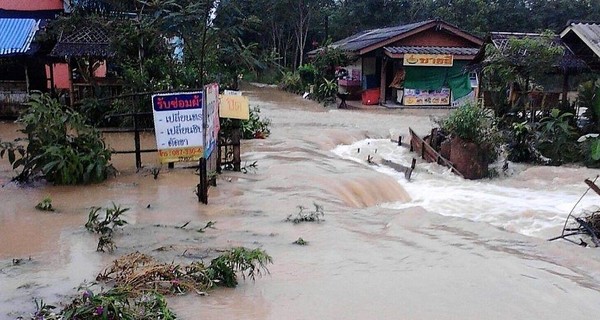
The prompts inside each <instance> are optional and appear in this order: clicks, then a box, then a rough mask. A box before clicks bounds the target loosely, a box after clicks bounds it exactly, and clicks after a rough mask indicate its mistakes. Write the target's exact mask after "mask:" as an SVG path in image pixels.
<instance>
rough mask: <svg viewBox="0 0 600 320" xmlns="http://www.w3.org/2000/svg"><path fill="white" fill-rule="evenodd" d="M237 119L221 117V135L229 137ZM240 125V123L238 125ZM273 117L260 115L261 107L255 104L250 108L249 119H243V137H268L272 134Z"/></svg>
mask: <svg viewBox="0 0 600 320" xmlns="http://www.w3.org/2000/svg"><path fill="white" fill-rule="evenodd" d="M235 121H237V120H232V119H226V118H222V119H221V133H220V135H222V136H224V137H228V136H230V135H231V132H232V130H234V129H235V126H236V123H235ZM238 126H239V125H238ZM270 126H271V119H269V118H261V117H260V107H259V106H254V107H252V108H250V117H249V119H248V120H242V121H241V131H242V137H241V138H242V139H261V138H266V137H268V136H269V135H270V134H271V129H270Z"/></svg>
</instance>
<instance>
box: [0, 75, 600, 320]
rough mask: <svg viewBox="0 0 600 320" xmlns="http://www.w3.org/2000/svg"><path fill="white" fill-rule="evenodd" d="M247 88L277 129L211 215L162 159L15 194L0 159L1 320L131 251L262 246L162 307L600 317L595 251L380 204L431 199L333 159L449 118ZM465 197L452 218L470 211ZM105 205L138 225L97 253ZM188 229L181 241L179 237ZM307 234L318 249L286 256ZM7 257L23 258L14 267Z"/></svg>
mask: <svg viewBox="0 0 600 320" xmlns="http://www.w3.org/2000/svg"><path fill="white" fill-rule="evenodd" d="M245 89H246V90H245V91H246V92H245V93H246V94H247V95H248V96H250V99H251V104H252V105H259V106H260V107H261V111H262V113H261V114H262V115H263V116H266V117H269V118H271V120H272V122H273V124H272V133H271V136H270V137H269V138H268V139H265V140H252V141H244V142H243V156H242V159H243V162H244V163H252V162H254V161H256V163H257V165H258V167H257V169H256V170H254V171H252V170H251V171H250V172H249V173H247V174H242V173H231V172H226V173H224V174H223V175H221V176H220V177H219V178H218V186H217V187H216V188H211V190H210V199H209V201H210V204H209V205H207V206H205V205H202V204H199V203H198V202H197V199H196V196H195V195H194V193H193V190H194V186H195V185H196V184H197V180H198V179H197V176H196V175H194V172H193V170H192V169H186V168H180V167H177V168H175V169H171V170H169V169H167V168H166V167H162V170H161V172H160V174H159V176H158V179H156V180H155V179H153V177H152V175H151V174H150V169H151V168H152V167H155V166H158V164H157V163H156V158H155V156H153V155H143V157H142V160H143V163H144V166H145V168H144V169H142V170H140V171H139V172H136V170H135V169H134V167H133V163H134V160H133V158H132V157H130V156H122V155H115V156H114V163H115V165H116V167H117V168H118V169H119V171H120V173H119V175H118V176H117V177H116V178H111V179H109V180H108V181H106V182H104V183H101V184H97V185H91V186H76V187H57V186H51V185H45V184H42V183H38V184H36V185H35V186H25V187H23V186H16V185H14V184H13V183H11V182H10V178H11V177H12V176H13V175H14V172H13V171H12V170H11V168H10V166H8V164H7V161H6V160H1V161H0V184H2V188H0V311H1V312H0V319H5V318H6V319H14V318H16V317H17V316H18V315H20V314H27V313H29V312H31V311H32V310H33V309H34V304H33V299H34V298H38V299H39V298H43V299H44V301H46V302H48V303H51V304H56V303H58V302H59V301H61V300H62V301H64V300H65V299H67V298H68V296H69V295H70V294H72V293H74V292H76V291H75V289H74V288H76V287H77V286H78V285H79V284H80V283H82V282H83V281H91V280H93V279H94V277H95V275H96V274H97V273H98V272H99V271H100V270H101V269H102V268H103V267H105V266H107V265H108V264H109V263H110V261H111V260H113V259H115V258H116V257H118V256H120V255H122V254H126V253H129V252H132V251H141V252H144V253H149V254H151V255H153V256H155V257H158V258H159V259H163V260H164V261H171V260H173V259H175V260H177V261H187V262H189V261H191V260H192V259H199V258H205V259H208V258H209V257H211V255H214V249H224V248H229V247H232V246H246V247H249V248H255V247H261V248H263V249H264V250H266V251H267V252H268V253H269V254H270V255H272V256H273V259H274V264H273V265H270V266H269V270H270V275H267V276H265V277H262V278H259V279H257V280H256V281H255V282H252V281H242V282H240V285H239V286H238V287H237V288H235V289H216V290H214V291H212V292H211V293H210V294H209V295H208V296H205V297H200V296H196V295H193V294H190V295H187V296H183V297H172V298H169V304H170V306H171V307H172V308H173V309H174V310H175V311H176V313H177V314H178V315H179V316H180V317H181V318H182V319H190V320H191V319H590V318H593V317H594V316H597V315H598V314H600V303H598V301H600V251H599V250H597V249H589V248H588V249H586V248H580V247H577V246H574V245H571V244H568V243H564V242H552V243H549V242H546V241H544V240H543V239H541V238H534V237H527V236H524V235H521V234H519V233H516V232H511V231H507V229H505V228H499V227H497V226H492V225H490V224H488V223H484V222H479V221H477V219H471V220H468V219H464V218H461V217H449V216H442V215H439V214H437V213H436V212H428V211H426V210H425V209H423V208H421V207H419V206H418V205H414V206H410V208H406V209H391V208H390V207H389V206H387V205H385V204H388V203H410V202H411V201H413V200H412V199H413V197H417V196H418V197H419V198H423V197H436V194H427V190H424V191H422V192H423V193H425V194H413V195H412V196H411V195H410V194H409V193H408V192H407V191H406V188H403V187H402V186H401V184H399V183H398V182H397V181H396V180H395V179H394V178H392V177H390V176H389V175H385V174H383V173H380V172H377V171H375V170H373V168H371V167H370V166H368V165H365V164H364V163H359V162H356V161H350V160H346V159H343V158H341V157H339V156H337V155H336V154H335V153H333V152H332V150H333V149H334V148H335V147H336V146H338V145H341V144H344V145H348V144H352V143H355V142H358V141H360V140H363V139H366V138H382V139H389V137H390V136H394V137H396V136H397V135H398V134H403V135H404V136H406V133H407V127H408V126H411V127H413V128H414V129H415V130H416V131H417V132H428V131H429V129H430V128H431V126H432V123H431V122H430V119H429V116H430V115H432V114H433V115H437V116H440V115H443V114H445V111H427V110H369V111H364V110H362V111H352V110H337V109H331V108H330V109H325V108H323V107H322V106H320V105H318V104H316V103H313V102H310V101H307V100H303V99H301V98H299V97H297V96H293V95H289V94H287V93H283V92H280V91H278V90H276V89H273V88H269V87H256V86H248V87H247V88H245ZM17 129H18V126H17V125H15V124H12V123H6V122H3V123H0V139H1V140H7V139H10V138H14V137H16V136H17V133H16V130H17ZM107 141H108V143H109V144H110V145H111V146H113V147H114V148H121V147H124V148H127V144H130V143H131V141H132V139H131V137H128V136H125V135H112V136H108V137H107ZM153 143H154V141H153V137H152V136H150V135H147V136H145V137H144V144H147V145H148V146H152V144H153ZM390 143H391V142H390ZM364 157H365V158H366V154H365V155H364ZM364 160H366V159H364ZM569 170H570V171H568V172H569V174H568V177H563V176H564V175H561V173H560V172H561V170H560V169H556V168H539V167H533V168H530V169H529V170H526V171H524V172H523V173H522V174H519V175H518V176H516V177H515V178H509V179H507V180H505V181H504V182H503V184H504V185H507V186H511V187H515V186H523V187H525V188H534V189H535V190H538V191H539V192H543V191H544V189H545V188H548V189H553V190H554V189H557V188H560V183H561V181H564V179H570V180H573V181H582V180H583V179H584V178H588V177H590V175H593V174H596V172H595V171H591V170H586V169H569ZM420 174H421V176H424V175H429V173H426V172H423V173H420ZM418 177H419V176H418V175H416V176H415V178H414V179H417V178H418ZM532 181H535V183H533V182H532ZM481 183H483V184H486V183H488V182H485V181H483V182H481ZM557 184H558V185H557ZM45 196H50V197H51V198H52V203H53V206H54V207H56V209H57V211H56V212H55V213H45V212H40V211H37V210H35V209H34V206H35V204H36V203H37V202H39V201H40V200H41V199H42V198H44V197H45ZM452 201H453V200H452V199H449V200H448V202H449V204H448V205H452ZM456 201H457V202H456V203H455V205H457V206H459V205H462V203H461V201H465V200H456ZM470 201H477V200H476V199H474V200H470ZM112 202H114V203H117V204H120V205H122V206H124V207H129V208H131V210H130V211H129V212H128V213H127V215H126V220H128V221H129V222H130V224H129V225H127V226H125V227H124V228H123V230H122V231H120V232H119V233H117V236H116V238H115V241H116V244H117V246H118V248H117V249H116V250H115V252H114V253H112V254H108V253H105V254H102V253H97V252H96V251H95V248H96V238H95V236H93V235H91V234H88V233H87V232H86V231H85V229H84V227H83V224H84V223H85V221H86V219H87V213H88V211H89V208H90V207H92V206H108V205H110V204H111V203H112ZM313 203H317V204H320V205H322V206H323V207H324V211H325V217H324V218H325V221H322V222H321V223H305V224H298V225H294V224H291V223H287V222H284V220H285V218H286V217H287V216H288V215H290V214H295V213H296V212H297V211H298V209H297V207H298V206H304V207H309V208H310V207H311V206H312V205H313ZM503 205H505V204H504V203H500V202H499V203H497V206H503ZM532 212H533V213H532ZM529 214H535V208H532V210H531V211H530V213H529ZM188 221H191V222H190V224H189V225H188V227H186V228H185V229H177V228H175V227H176V226H181V225H183V224H184V223H186V222H188ZM208 221H216V229H214V230H212V229H210V230H208V231H207V232H205V233H198V232H196V231H195V229H198V228H200V227H202V226H204V225H205V224H206V223H207V222H208ZM299 237H302V238H303V239H305V240H306V241H308V242H309V244H308V245H307V246H297V245H293V244H292V242H293V241H295V240H296V239H298V238H299ZM184 252H185V255H183V253H184ZM13 259H23V260H21V263H19V264H17V265H14V264H13V262H12V260H13Z"/></svg>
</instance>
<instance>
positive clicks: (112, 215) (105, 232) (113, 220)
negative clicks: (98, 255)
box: [85, 203, 129, 252]
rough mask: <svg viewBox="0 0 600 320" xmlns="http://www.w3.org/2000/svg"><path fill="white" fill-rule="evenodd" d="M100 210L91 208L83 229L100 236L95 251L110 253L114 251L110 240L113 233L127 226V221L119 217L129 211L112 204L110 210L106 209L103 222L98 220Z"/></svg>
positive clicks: (113, 245)
mask: <svg viewBox="0 0 600 320" xmlns="http://www.w3.org/2000/svg"><path fill="white" fill-rule="evenodd" d="M100 210H102V208H98V207H93V208H92V209H91V210H90V213H89V214H88V221H87V222H86V223H85V228H86V229H87V230H88V231H90V232H93V233H98V234H100V239H99V240H98V247H97V248H96V250H97V251H102V252H104V251H105V249H106V250H108V251H109V252H112V251H113V250H114V249H115V244H114V242H113V240H112V236H113V233H114V231H115V229H116V228H117V227H122V226H124V225H126V224H127V221H126V220H124V219H122V218H121V215H122V214H123V213H125V212H127V211H128V210H129V208H121V206H117V205H116V204H114V203H113V207H112V208H106V209H105V213H104V220H100V213H99V212H100Z"/></svg>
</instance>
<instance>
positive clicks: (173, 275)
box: [31, 247, 272, 320]
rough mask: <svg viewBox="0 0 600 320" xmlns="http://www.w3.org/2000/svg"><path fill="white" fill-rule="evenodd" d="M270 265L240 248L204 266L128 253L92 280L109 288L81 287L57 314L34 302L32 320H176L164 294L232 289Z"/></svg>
mask: <svg viewBox="0 0 600 320" xmlns="http://www.w3.org/2000/svg"><path fill="white" fill-rule="evenodd" d="M269 263H272V258H271V256H269V255H268V254H267V253H266V252H265V251H263V250H261V249H253V250H250V249H246V248H243V247H239V248H233V249H230V250H226V251H225V252H224V253H222V254H221V255H219V256H218V257H216V258H215V259H213V260H212V261H211V263H210V265H209V266H205V265H204V264H203V263H202V262H201V261H194V262H192V263H190V264H189V265H179V264H175V263H174V262H171V263H161V262H158V261H157V260H155V259H154V258H152V257H150V256H148V255H145V254H142V253H139V252H136V253H131V254H128V255H125V256H122V257H120V258H119V259H116V260H115V261H114V262H113V264H112V266H110V267H108V268H106V269H105V270H104V271H102V272H101V273H100V274H98V276H97V277H96V281H100V282H110V283H111V284H113V287H112V288H110V289H108V290H104V289H102V290H100V291H99V292H98V291H97V290H94V289H95V287H96V286H97V285H98V284H97V283H91V284H84V285H82V286H81V287H80V288H79V291H80V294H79V295H78V296H77V297H75V298H74V299H73V300H72V301H71V303H69V304H68V305H67V306H66V307H65V308H64V309H63V310H62V311H60V312H54V309H55V308H56V307H54V306H51V305H46V304H44V303H43V301H42V302H41V303H38V301H37V300H36V313H35V314H33V315H32V318H31V319H32V320H40V319H47V320H59V319H60V320H84V319H85V320H88V319H91V320H106V319H115V320H116V319H125V320H155V319H164V320H171V319H177V316H176V315H175V313H174V312H173V311H171V310H170V309H169V307H168V306H167V302H166V300H165V296H166V295H173V294H175V295H180V294H185V293H188V292H196V293H198V294H204V293H205V292H206V291H207V290H209V289H211V288H214V287H215V286H226V287H235V286H236V285H237V284H238V274H241V275H242V277H243V278H244V279H246V278H250V279H252V280H255V278H256V276H261V275H263V274H266V273H269V270H268V269H267V264H269Z"/></svg>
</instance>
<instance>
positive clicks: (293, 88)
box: [279, 71, 304, 93]
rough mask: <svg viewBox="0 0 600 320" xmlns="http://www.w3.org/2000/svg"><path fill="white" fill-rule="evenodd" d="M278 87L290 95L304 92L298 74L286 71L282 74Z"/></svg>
mask: <svg viewBox="0 0 600 320" xmlns="http://www.w3.org/2000/svg"><path fill="white" fill-rule="evenodd" d="M279 87H280V88H281V89H283V90H285V91H289V92H292V93H300V92H303V91H304V86H303V85H302V80H301V79H300V74H299V73H298V72H293V71H288V72H285V73H283V76H282V77H281V82H280V83H279Z"/></svg>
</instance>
